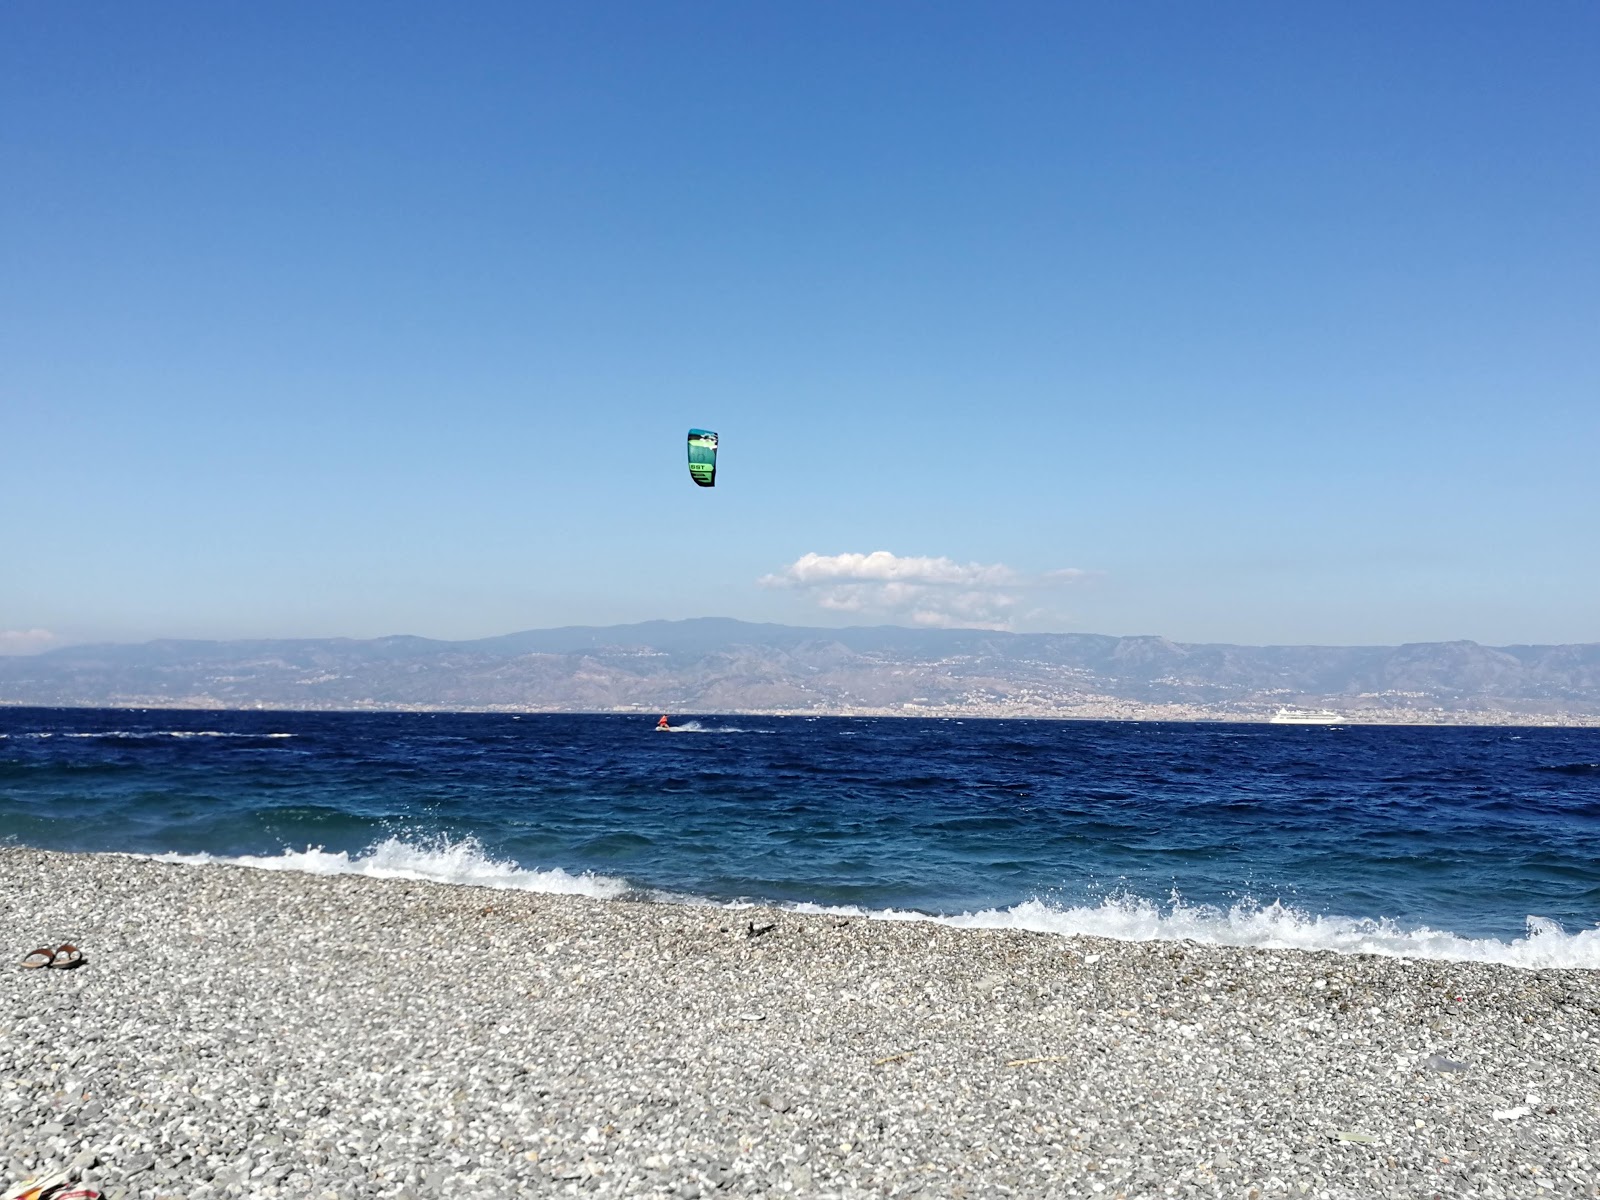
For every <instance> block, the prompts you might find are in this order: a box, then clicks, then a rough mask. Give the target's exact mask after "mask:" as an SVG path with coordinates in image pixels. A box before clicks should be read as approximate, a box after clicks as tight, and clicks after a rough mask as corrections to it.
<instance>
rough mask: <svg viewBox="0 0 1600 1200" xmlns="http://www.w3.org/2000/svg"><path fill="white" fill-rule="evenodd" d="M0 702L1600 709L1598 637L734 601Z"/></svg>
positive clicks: (335, 642) (83, 680) (27, 669)
mask: <svg viewBox="0 0 1600 1200" xmlns="http://www.w3.org/2000/svg"><path fill="white" fill-rule="evenodd" d="M0 703H4V704H13V705H17V704H23V705H45V706H57V705H64V706H99V707H183V708H273V709H280V708H281V709H450V710H459V711H471V710H488V711H567V712H592V711H621V712H641V711H649V712H669V713H675V714H685V713H696V712H700V713H711V712H718V713H748V712H768V713H811V714H830V713H831V714H858V715H866V714H871V715H904V716H1033V717H1089V718H1142V719H1176V720H1194V719H1262V718H1264V717H1267V716H1270V715H1272V714H1273V713H1275V712H1277V711H1278V710H1279V709H1280V708H1284V707H1301V708H1318V709H1333V710H1336V711H1337V712H1339V713H1341V714H1342V715H1344V716H1346V717H1347V718H1349V719H1352V720H1358V721H1359V720H1366V721H1403V722H1426V721H1439V722H1483V721H1487V722H1501V721H1505V722H1519V721H1533V722H1541V723H1543V722H1561V723H1566V722H1575V723H1584V724H1588V723H1600V644H1581V645H1564V646H1482V645H1478V644H1477V643H1475V642H1465V641H1459V642H1421V643H1412V644H1408V645H1402V646H1232V645H1217V644H1187V643H1181V642H1173V641H1169V640H1168V639H1166V638H1162V637H1110V636H1103V635H1098V634H1081V633H1069V634H1046V633H1001V632H992V631H988V630H971V629H913V628H905V627H901V626H891V625H885V626H874V627H854V628H847V629H807V628H797V627H793V626H785V625H764V624H752V623H748V622H743V621H734V620H728V619H723V618H715V617H708V618H701V619H696V620H689V621H647V622H644V623H642V624H636V625H614V626H608V627H586V626H572V627H566V628H561V629H541V630H529V631H526V632H523V633H512V634H506V635H504V636H501V637H491V638H481V639H477V640H474V641H436V640H432V639H428V638H421V637H410V636H398V637H382V638H373V639H365V640H361V639H351V638H316V639H272V640H241V641H193V640H174V639H164V640H159V641H152V642H144V643H140V644H106V645H81V646H69V647H64V648H61V649H57V650H51V651H47V652H45V653H41V654H35V655H29V656H26V657H13V658H0Z"/></svg>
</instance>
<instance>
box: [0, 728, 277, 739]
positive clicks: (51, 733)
mask: <svg viewBox="0 0 1600 1200" xmlns="http://www.w3.org/2000/svg"><path fill="white" fill-rule="evenodd" d="M299 736H300V735H299V734H298V733H245V732H242V731H239V730H228V729H102V730H98V731H96V732H94V733H61V732H58V731H56V730H39V731H36V732H32V733H0V738H53V737H62V738H126V739H132V740H135V741H143V740H146V739H149V738H200V737H213V738H292V737H299Z"/></svg>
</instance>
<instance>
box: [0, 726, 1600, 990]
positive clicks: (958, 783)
mask: <svg viewBox="0 0 1600 1200" xmlns="http://www.w3.org/2000/svg"><path fill="white" fill-rule="evenodd" d="M654 723H655V719H654V717H653V716H648V717H647V716H595V715H521V716H516V715H509V714H507V715H499V714H445V713H383V714H366V713H256V712H171V711H158V710H149V711H124V710H115V711H110V710H84V709H70V710H69V709H57V710H42V709H16V708H13V709H0V839H4V840H6V841H9V842H13V843H20V844H25V845H34V846H41V847H48V848H52V849H62V850H87V851H124V852H136V853H145V854H158V855H167V856H179V857H184V858H189V859H194V860H203V859H208V858H209V859H232V860H240V859H250V860H251V861H253V862H254V864H255V865H259V866H274V867H291V868H296V869H303V870H317V871H357V872H363V873H367V874H389V875H401V876H407V877H416V878H435V879H442V880H446V881H454V882H471V883H479V884H488V885H491V886H499V887H523V888H532V889H536V890H563V891H579V892H588V893H591V894H595V895H605V896H622V895H633V896H639V897H652V898H660V899H701V900H711V901H740V900H751V901H766V902H779V903H787V904H794V905H801V906H804V907H808V908H811V907H829V908H848V909H851V910H856V911H868V912H876V913H880V914H886V915H887V914H890V913H902V912H903V913H923V914H941V915H944V916H946V917H948V918H951V919H953V920H958V921H960V922H961V923H971V924H990V925H1015V926H1023V927H1028V928H1039V929H1059V930H1081V931H1086V932H1096V933H1103V934H1108V935H1111V936H1121V937H1193V938H1198V939H1200V940H1206V941H1223V942H1232V943H1238V944H1252V945H1300V946H1307V947H1327V948H1339V949H1347V950H1372V951H1378V952H1384V953H1393V954H1406V955H1417V956H1439V957H1452V958H1485V959H1492V960H1500V961H1512V962H1520V963H1524V964H1525V965H1573V966H1579V965H1582V966H1600V929H1597V928H1596V925H1597V922H1600V730H1592V729H1505V728H1476V729H1475V728H1412V727H1361V726H1351V727H1339V726H1334V727H1321V726H1273V725H1238V724H1155V723H1133V722H1056V721H979V720H964V721H963V720H901V719H855V718H802V717H748V716H746V717H726V718H723V717H714V716H701V717H698V718H696V719H694V720H692V721H687V720H686V719H683V718H680V719H679V723H680V725H683V724H686V725H687V726H688V727H687V728H683V729H680V730H679V731H677V732H676V733H674V734H660V733H657V732H655V731H654V729H653V725H654Z"/></svg>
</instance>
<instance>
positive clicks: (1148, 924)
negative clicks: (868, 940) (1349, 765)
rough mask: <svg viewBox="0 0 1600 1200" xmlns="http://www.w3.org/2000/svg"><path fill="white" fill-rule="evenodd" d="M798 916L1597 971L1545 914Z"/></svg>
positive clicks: (1074, 911) (1595, 959)
mask: <svg viewBox="0 0 1600 1200" xmlns="http://www.w3.org/2000/svg"><path fill="white" fill-rule="evenodd" d="M795 911H797V912H817V913H823V912H826V913H834V914H838V915H843V916H862V917H869V918H874V919H877V920H897V921H932V922H936V923H938V924H941V925H953V926H956V927H958V928H963V929H1023V930H1029V931H1032V932H1036V933H1058V934H1067V935H1071V934H1084V935H1088V936H1091V937H1103V938H1111V939H1114V940H1116V941H1121V942H1152V941H1154V942H1176V941H1184V942H1198V943H1200V944H1202V945H1207V946H1239V947H1250V948H1253V949H1261V950H1331V951H1334V952H1335V953H1339V954H1380V955H1384V956H1385V957H1389V958H1418V959H1437V960H1443V961H1455V962H1487V963H1500V964H1503V965H1505V966H1511V967H1525V968H1544V967H1563V968H1585V969H1596V968H1600V928H1594V929H1584V930H1580V931H1578V932H1577V933H1568V932H1567V931H1566V930H1565V929H1563V928H1562V927H1561V925H1560V924H1559V923H1557V922H1555V921H1551V920H1549V919H1547V918H1545V917H1539V916H1530V917H1528V918H1527V919H1526V922H1525V925H1526V928H1527V931H1528V932H1527V936H1526V937H1520V938H1514V939H1512V940H1511V941H1504V942H1503V941H1499V940H1497V939H1495V938H1470V937H1462V936H1461V935H1460V934H1456V933H1451V932H1450V931H1449V930H1440V929H1431V928H1429V927H1428V926H1426V925H1421V926H1417V927H1415V928H1410V929H1408V928H1404V927H1402V926H1400V925H1398V924H1396V923H1395V922H1393V921H1391V920H1388V919H1387V918H1384V919H1377V920H1374V919H1370V918H1360V917H1341V916H1316V915H1314V914H1312V913H1308V912H1305V911H1303V910H1301V909H1297V908H1294V907H1292V906H1290V905H1286V904H1283V903H1281V902H1275V903H1272V904H1257V903H1255V902H1253V901H1242V902H1240V903H1238V904H1235V905H1233V906H1232V907H1231V908H1228V909H1221V908H1218V907H1215V906H1213V905H1207V904H1196V905H1189V904H1185V903H1184V902H1183V901H1182V900H1181V899H1179V898H1174V899H1173V901H1172V902H1171V903H1170V904H1168V905H1165V906H1162V905H1157V904H1154V903H1152V902H1151V901H1149V900H1145V899H1142V898H1138V897H1118V898H1116V899H1109V900H1105V901H1103V902H1102V903H1100V904H1098V905H1095V906H1092V907H1091V906H1087V905H1084V906H1074V907H1059V906H1056V905H1053V904H1049V903H1046V902H1045V901H1042V900H1027V901H1024V902H1023V903H1021V904H1017V905H1014V906H1012V907H1010V908H995V909H985V910H982V911H980V912H972V913H962V914H960V915H957V916H928V915H926V914H923V913H917V912H906V911H901V910H895V909H885V910H866V909H857V908H850V907H831V906H820V905H797V906H795Z"/></svg>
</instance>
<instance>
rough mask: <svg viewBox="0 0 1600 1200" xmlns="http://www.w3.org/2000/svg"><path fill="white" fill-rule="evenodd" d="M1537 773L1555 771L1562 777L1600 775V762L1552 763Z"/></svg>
mask: <svg viewBox="0 0 1600 1200" xmlns="http://www.w3.org/2000/svg"><path fill="white" fill-rule="evenodd" d="M1534 770H1536V771H1555V772H1557V773H1558V774H1561V775H1600V762H1577V763H1551V764H1550V765H1548V766H1542V767H1535V768H1534Z"/></svg>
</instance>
